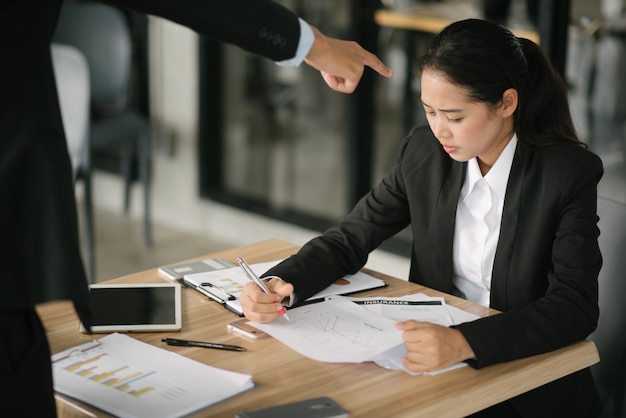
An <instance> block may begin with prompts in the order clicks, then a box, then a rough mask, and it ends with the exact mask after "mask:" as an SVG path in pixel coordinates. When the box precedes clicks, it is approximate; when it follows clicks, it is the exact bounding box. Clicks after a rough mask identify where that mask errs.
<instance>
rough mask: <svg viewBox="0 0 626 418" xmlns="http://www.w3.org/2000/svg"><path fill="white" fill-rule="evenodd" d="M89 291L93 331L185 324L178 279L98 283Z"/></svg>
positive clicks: (168, 328)
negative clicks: (133, 282) (144, 282)
mask: <svg viewBox="0 0 626 418" xmlns="http://www.w3.org/2000/svg"><path fill="white" fill-rule="evenodd" d="M89 295H90V298H91V304H92V309H93V326H92V331H93V332H108V331H161V330H162V331H171V330H177V329H180V328H181V314H180V311H181V309H180V285H178V284H176V283H149V284H116V285H112V284H95V285H91V286H90V290H89ZM81 330H83V329H82V327H81ZM83 331H84V330H83Z"/></svg>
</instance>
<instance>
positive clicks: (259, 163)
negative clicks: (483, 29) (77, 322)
mask: <svg viewBox="0 0 626 418" xmlns="http://www.w3.org/2000/svg"><path fill="white" fill-rule="evenodd" d="M484 1H489V0H484ZM281 3H284V4H285V5H286V6H287V7H289V8H290V9H292V10H294V11H295V12H296V13H297V14H298V15H300V16H301V17H303V18H304V19H305V20H307V21H309V22H310V23H311V24H313V25H315V26H317V27H318V28H320V29H321V30H322V32H324V33H325V34H327V35H329V36H333V37H338V38H344V39H357V40H359V41H360V42H361V43H362V44H363V45H365V46H366V47H368V49H370V50H375V51H376V52H377V53H378V55H379V56H380V58H381V59H382V60H383V61H384V62H386V63H387V64H388V65H389V66H390V67H391V68H392V69H393V70H394V76H393V78H391V79H384V78H382V77H379V76H377V75H375V74H374V73H373V72H372V71H371V70H367V71H366V74H365V77H364V79H363V81H362V83H361V86H360V87H359V89H358V90H357V92H356V93H355V94H353V95H343V94H340V93H335V92H332V91H331V90H330V89H329V88H327V87H326V85H325V84H324V83H323V81H322V80H321V77H320V76H319V74H318V73H317V72H316V71H314V70H313V69H311V68H310V67H308V66H306V65H302V66H301V67H299V68H283V67H276V65H275V64H274V63H272V62H269V61H268V60H265V59H263V58H259V57H256V56H253V55H251V54H248V53H246V52H244V51H242V50H240V49H238V48H236V47H232V46H224V45H219V44H216V43H214V42H212V41H210V40H207V39H203V38H202V37H199V36H198V35H197V34H196V33H194V32H192V31H190V30H189V29H187V28H184V27H182V26H179V25H177V24H174V23H171V22H168V21H164V20H162V19H159V18H154V17H145V16H137V15H134V14H128V18H129V22H130V24H131V26H133V28H134V30H135V32H134V34H135V35H134V38H133V39H134V48H135V51H137V52H136V56H135V59H136V63H135V67H134V68H135V80H136V83H135V93H136V97H135V100H136V101H137V103H138V104H139V105H140V107H141V108H142V109H143V110H144V111H145V112H146V113H147V114H148V115H149V117H150V120H151V125H152V127H153V137H152V167H151V174H152V193H151V212H152V224H153V245H152V247H151V248H147V247H145V246H144V244H143V241H142V228H143V226H142V217H143V211H142V203H141V199H142V190H141V185H140V183H136V185H135V186H133V187H134V190H133V193H132V194H131V198H132V200H131V205H130V212H129V213H128V214H127V215H124V214H123V209H122V208H123V201H122V200H123V199H122V198H123V192H122V187H123V184H122V183H121V182H120V181H119V177H118V176H117V175H116V174H115V173H114V172H112V171H111V170H107V169H106V167H101V168H97V169H96V170H95V172H94V176H93V180H94V183H93V193H94V206H95V208H96V212H95V224H96V234H95V243H96V257H95V261H96V280H98V281H99V280H106V279H109V278H112V277H116V276H119V275H123V274H129V273H133V272H135V271H138V270H142V269H146V268H152V267H157V266H159V265H162V264H168V263H174V262H177V261H179V260H182V259H186V258H191V257H196V256H200V255H204V254H207V253H210V252H212V251H217V250H220V249H225V248H229V247H233V246H238V245H243V244H247V243H252V242H256V241H259V240H264V239H269V238H279V239H283V240H286V241H290V242H293V243H295V244H303V243H305V242H306V241H307V240H308V239H310V238H311V237H313V236H315V235H317V234H319V233H320V232H321V231H323V230H324V229H325V228H326V227H328V226H330V225H331V224H333V223H334V222H336V221H338V220H339V219H341V217H343V216H344V215H345V214H346V213H347V212H348V211H349V210H350V208H351V207H352V206H353V204H354V203H355V202H356V200H358V198H359V197H360V196H362V195H363V194H364V193H366V192H367V191H368V190H369V188H371V187H372V185H374V184H375V183H376V182H377V181H378V180H379V179H380V178H381V177H382V176H383V175H384V173H385V172H386V171H387V170H388V169H389V167H390V166H391V165H392V164H393V161H394V158H395V155H396V151H397V146H398V144H399V143H400V141H401V140H402V138H403V137H404V136H405V134H406V133H407V132H408V129H409V127H410V126H412V125H414V124H419V123H424V119H423V115H422V110H421V108H420V106H419V91H418V89H419V85H418V84H417V83H411V82H410V80H411V77H410V75H411V74H410V73H409V72H410V65H411V62H412V61H413V60H414V59H415V57H416V55H417V53H418V52H417V51H419V48H420V45H423V42H426V41H427V40H428V38H429V36H432V35H429V34H425V33H418V32H415V31H410V30H405V29H397V28H391V27H381V26H380V25H377V24H376V22H375V21H374V19H373V16H374V13H375V12H376V10H379V9H388V10H394V11H397V10H402V9H403V8H406V7H413V6H415V5H418V4H421V3H424V2H418V1H409V0H404V1H401V0H386V1H371V0H310V1H307V0H289V1H287V0H285V1H281ZM428 3H433V2H428ZM434 3H449V2H445V1H444V2H434ZM462 3H464V6H463V7H477V6H480V7H484V3H483V2H482V1H475V0H472V1H465V2H462ZM541 3H543V2H541ZM546 3H550V4H552V3H557V4H558V3H569V16H567V14H566V15H562V16H555V18H556V19H558V21H559V22H560V24H562V25H565V27H566V32H565V33H566V36H567V48H566V49H565V50H564V51H566V54H565V56H564V62H563V65H562V67H563V68H562V71H563V72H564V74H565V75H566V79H567V82H568V84H569V85H570V89H571V100H572V110H573V112H574V117H575V120H576V124H577V127H578V129H579V131H580V134H581V135H582V137H583V138H584V139H585V140H586V141H587V142H588V143H589V144H590V146H591V148H592V149H593V150H594V151H596V152H597V153H598V154H600V156H601V157H602V158H603V161H604V164H605V170H606V174H605V177H604V179H603V180H602V183H601V185H600V194H601V195H603V196H606V197H610V198H612V199H615V200H618V201H622V202H626V164H625V157H626V139H625V124H624V122H625V120H626V106H625V103H624V101H626V98H625V97H626V91H625V90H626V80H625V79H624V77H623V74H624V69H625V68H626V64H625V62H626V40H625V39H626V37H625V35H624V30H623V27H621V26H620V22H623V19H624V1H623V0H572V1H571V2H564V1H562V0H561V1H559V0H554V1H553V2H546ZM529 4H531V5H532V4H533V2H526V1H518V0H511V1H510V5H509V7H508V9H507V10H506V12H505V14H503V15H502V14H501V15H500V16H499V19H503V22H505V23H507V24H509V25H511V26H517V27H520V28H524V29H528V30H531V31H532V30H537V27H536V25H537V10H536V7H535V9H533V8H532V7H529V6H528V5H529ZM534 4H535V6H536V4H537V3H536V2H535V3H534ZM452 10H458V9H454V8H453V9H452ZM459 18H462V17H459ZM620 19H622V20H620ZM607 22H609V23H610V25H608V24H607ZM564 51H560V52H564ZM553 52H554V53H555V54H556V55H558V53H559V51H553ZM81 193H82V191H81V185H80V184H78V185H77V199H78V201H79V202H80V200H81V198H82V196H81ZM79 212H80V211H79ZM410 240H411V237H410V236H409V235H408V232H406V231H404V232H403V233H401V234H399V235H398V236H397V237H395V238H394V239H392V240H390V241H389V242H387V243H386V244H385V246H384V247H383V248H382V249H381V250H377V251H376V252H375V253H374V254H373V255H372V257H371V259H370V262H369V263H368V267H372V268H374V269H377V270H380V271H384V272H386V273H389V274H391V275H394V276H397V277H400V278H406V275H407V273H408V265H409V261H408V258H407V254H408V245H409V242H410Z"/></svg>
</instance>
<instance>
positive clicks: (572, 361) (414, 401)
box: [38, 240, 599, 418]
mask: <svg viewBox="0 0 626 418" xmlns="http://www.w3.org/2000/svg"><path fill="white" fill-rule="evenodd" d="M297 249H298V247H297V246H295V245H292V244H289V243H286V242H283V241H278V240H269V241H264V242H260V243H256V244H252V245H248V246H244V247H240V248H237V249H233V250H228V251H222V252H218V253H214V254H209V255H208V256H205V257H199V258H196V259H194V260H200V259H203V258H207V257H223V258H225V259H228V260H230V261H235V259H236V258H237V257H238V256H243V257H245V258H246V259H247V260H248V262H249V263H257V262H262V261H271V260H276V259H280V258H285V257H288V256H289V255H291V254H293V253H295V252H296V251H297ZM367 272H368V273H370V274H372V275H374V276H376V277H379V278H381V279H383V280H385V282H386V283H387V284H388V286H387V287H385V288H382V289H375V290H370V291H367V292H363V293H362V295H363V296H374V295H377V296H401V295H405V294H410V293H416V292H423V293H426V294H429V295H431V296H444V297H445V299H446V302H447V303H448V304H450V305H453V306H456V307H458V308H461V309H464V310H466V311H469V312H471V313H474V314H476V315H479V316H487V315H495V314H497V312H496V311H494V310H491V309H488V308H485V307H482V306H479V305H475V304H473V303H471V302H468V301H465V300H463V299H459V298H456V297H453V296H450V295H446V294H443V293H440V292H437V291H434V290H432V289H428V288H425V287H423V286H419V285H416V284H414V283H409V282H407V281H404V280H399V279H395V278H392V277H389V276H386V275H384V274H380V273H377V272H372V271H367ZM164 280H166V279H163V278H161V277H160V276H159V274H158V272H157V269H156V268H155V269H152V270H147V271H144V272H141V273H137V274H132V275H129V276H125V277H122V278H119V279H115V280H112V281H111V282H125V283H140V282H160V281H164ZM38 312H39V314H40V317H41V318H42V322H43V324H44V327H45V329H46V332H47V335H48V339H49V342H50V348H51V351H52V352H53V353H56V352H59V351H62V350H64V349H66V348H69V347H72V346H75V345H78V344H81V343H84V342H87V341H91V340H92V339H93V338H94V336H95V337H96V338H98V337H99V336H98V335H94V336H89V335H85V334H81V333H80V332H79V331H78V319H77V317H76V315H75V313H74V310H73V309H72V305H71V303H69V302H54V303H48V304H45V305H41V306H39V307H38ZM236 319H238V317H237V316H236V315H234V314H232V313H231V312H229V311H227V310H226V309H224V308H223V307H221V306H220V305H218V304H217V303H215V302H213V301H211V300H208V299H206V298H204V297H203V296H202V295H200V294H199V293H197V292H195V291H193V290H191V289H187V288H184V289H183V329H182V330H181V331H179V332H156V333H134V334H131V335H132V336H133V337H134V338H137V339H138V340H141V341H144V342H146V343H149V344H153V345H155V346H156V347H160V348H163V349H165V350H170V351H174V352H177V353H179V354H181V355H184V356H187V357H190V358H192V359H194V360H197V361H200V362H203V363H206V364H208V365H211V366H214V367H220V368H223V369H226V370H232V371H236V372H241V373H248V374H251V375H253V378H254V381H255V383H256V384H257V387H255V388H254V389H252V390H251V391H248V392H246V393H243V394H241V395H239V396H236V397H234V398H232V399H229V400H227V401H225V402H222V403H220V404H217V405H215V406H213V407H210V408H208V409H205V410H202V411H198V413H197V414H196V416H198V417H204V416H211V417H231V418H232V417H233V416H235V414H236V413H237V412H239V411H241V410H248V409H257V408H263V407H269V406H273V405H278V404H283V403H287V402H294V401H299V400H304V399H308V398H313V397H318V396H330V397H331V398H333V399H334V400H335V401H337V402H338V403H339V404H341V405H342V406H343V407H344V408H346V409H347V410H348V411H349V413H350V416H354V417H362V416H393V417H422V416H423V417H435V416H436V417H461V416H465V415H467V414H470V413H472V412H475V411H479V410H481V409H483V408H485V407H487V406H489V405H493V404H495V403H498V402H501V401H503V400H505V399H508V398H511V397H513V396H516V395H519V394H521V393H523V392H526V391H528V390H531V389H533V388H536V387H538V386H541V385H543V384H545V383H548V382H550V381H553V380H556V379H558V378H560V377H562V376H564V375H567V374H570V373H572V372H575V371H577V370H580V369H582V368H585V367H588V366H590V365H592V364H594V363H596V362H598V361H599V357H598V353H597V350H596V348H595V346H594V344H593V343H592V342H590V341H582V342H579V343H577V344H574V345H572V346H569V347H565V348H562V349H560V350H557V351H554V352H550V353H546V354H542V355H539V356H534V357H529V358H525V359H521V360H516V361H512V362H508V363H503V364H498V365H494V366H490V367H486V368H484V369H481V370H475V369H472V368H470V367H462V368H460V369H456V370H453V371H449V372H446V373H442V374H440V375H435V376H410V375H409V374H407V373H404V372H402V371H390V370H386V369H383V368H380V367H378V366H376V365H375V364H373V363H357V364H343V363H340V364H336V363H332V364H331V363H322V362H318V361H315V360H311V359H309V358H307V357H304V356H302V355H300V354H298V353H297V352H295V351H293V350H291V349H290V348H289V347H287V346H286V345H284V344H282V343H280V342H278V341H276V340H274V339H273V338H265V339H261V340H257V341H252V340H247V339H245V338H243V337H240V336H237V335H235V334H230V333H228V332H227V330H226V324H227V323H228V322H231V321H234V320H236ZM165 337H173V338H184V339H190V340H204V341H211V342H216V343H224V344H235V345H241V346H244V347H246V348H247V349H248V351H247V352H241V353H239V352H230V351H222V350H210V349H203V348H194V347H170V346H167V345H166V344H165V343H163V342H161V339H162V338H165ZM217 384H219V383H218V382H216V385H217ZM208 389H210V388H208ZM57 405H58V412H59V416H60V417H87V416H98V417H106V416H108V415H107V414H105V413H102V411H98V410H96V409H94V408H92V407H90V406H88V405H84V404H81V403H79V402H76V401H73V400H68V399H66V398H63V397H62V396H57Z"/></svg>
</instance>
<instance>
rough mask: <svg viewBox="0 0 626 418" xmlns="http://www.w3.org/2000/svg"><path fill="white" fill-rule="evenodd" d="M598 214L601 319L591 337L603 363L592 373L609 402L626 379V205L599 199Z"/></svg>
mask: <svg viewBox="0 0 626 418" xmlns="http://www.w3.org/2000/svg"><path fill="white" fill-rule="evenodd" d="M598 216H599V217H600V221H599V222H598V226H599V228H600V237H599V240H598V241H599V244H600V250H601V251H602V258H603V265H602V270H600V276H599V277H598V283H599V305H600V319H599V321H598V328H597V329H596V330H595V331H594V332H593V333H592V334H591V335H590V336H589V339H590V340H592V341H593V342H594V343H595V344H596V346H597V347H598V352H599V353H600V363H598V364H595V365H593V366H592V367H591V372H592V374H593V377H594V380H595V381H596V384H597V386H598V389H599V391H600V395H601V397H602V400H603V402H605V404H606V402H607V400H608V399H609V398H610V397H611V396H612V394H613V392H614V391H615V388H616V387H618V386H619V385H618V383H619V381H620V379H622V382H621V387H622V388H623V387H624V382H623V380H624V379H626V376H624V375H620V373H619V369H618V365H619V364H620V360H621V357H622V355H623V354H622V353H624V350H626V303H624V296H625V295H626V279H625V274H626V273H625V272H626V257H625V255H626V205H624V204H622V203H618V202H614V201H612V200H609V199H605V198H602V197H601V198H598ZM622 390H623V389H622ZM621 396H624V395H623V394H622V395H621Z"/></svg>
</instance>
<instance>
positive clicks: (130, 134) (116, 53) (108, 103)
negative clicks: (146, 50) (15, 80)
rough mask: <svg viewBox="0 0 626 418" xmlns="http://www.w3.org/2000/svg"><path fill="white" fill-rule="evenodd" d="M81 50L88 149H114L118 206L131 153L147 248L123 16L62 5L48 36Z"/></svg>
mask: <svg viewBox="0 0 626 418" xmlns="http://www.w3.org/2000/svg"><path fill="white" fill-rule="evenodd" d="M53 41H54V42H58V43H63V44H68V45H72V46H74V47H76V48H78V49H79V50H80V51H82V52H83V54H85V57H86V58H87V62H88V63H89V71H90V79H91V114H92V117H91V129H90V135H89V136H90V144H91V148H92V151H94V152H95V151H97V150H109V152H111V151H112V150H113V153H115V151H117V150H119V154H120V159H121V163H120V165H121V167H120V174H121V175H122V176H123V178H124V210H125V212H127V211H128V208H129V205H130V188H131V183H132V162H133V154H134V153H135V152H136V153H137V157H138V163H139V164H138V165H139V178H140V180H141V183H142V184H143V198H144V199H143V206H144V207H143V210H144V243H145V245H146V247H151V246H152V230H151V222H150V203H149V202H150V159H151V157H150V125H149V122H148V120H147V118H146V117H145V116H144V115H142V114H141V113H139V112H138V111H137V110H136V109H134V108H133V107H132V106H131V104H130V81H131V53H132V51H131V37H130V30H129V27H128V23H127V21H126V19H125V17H124V14H123V13H122V12H121V11H120V10H118V9H115V8H113V7H110V6H107V5H104V4H97V3H92V2H78V3H68V4H64V5H63V8H62V10H61V15H60V17H59V22H58V25H57V28H56V31H55V34H54V37H53Z"/></svg>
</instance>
